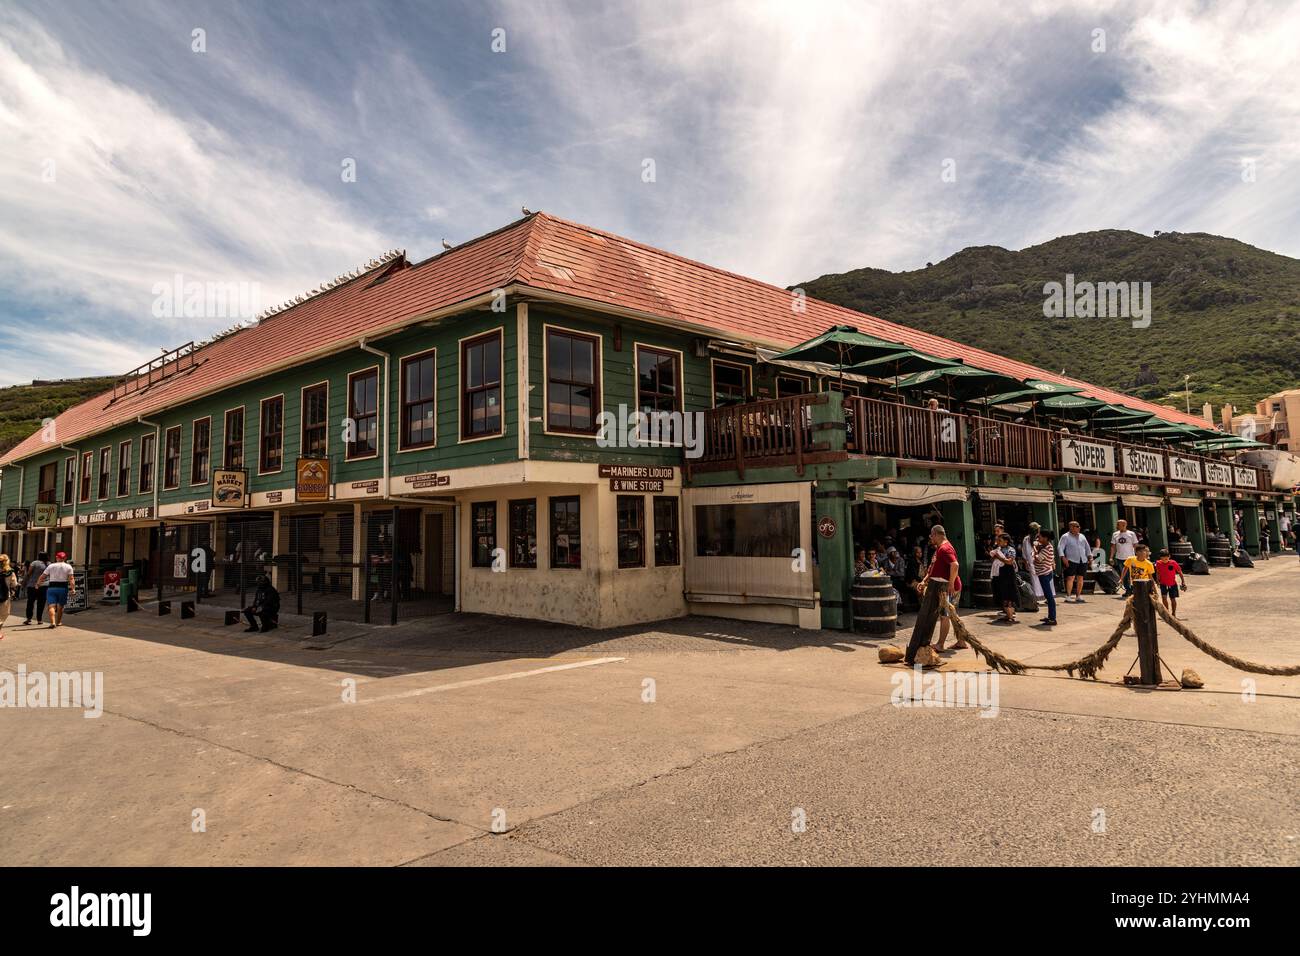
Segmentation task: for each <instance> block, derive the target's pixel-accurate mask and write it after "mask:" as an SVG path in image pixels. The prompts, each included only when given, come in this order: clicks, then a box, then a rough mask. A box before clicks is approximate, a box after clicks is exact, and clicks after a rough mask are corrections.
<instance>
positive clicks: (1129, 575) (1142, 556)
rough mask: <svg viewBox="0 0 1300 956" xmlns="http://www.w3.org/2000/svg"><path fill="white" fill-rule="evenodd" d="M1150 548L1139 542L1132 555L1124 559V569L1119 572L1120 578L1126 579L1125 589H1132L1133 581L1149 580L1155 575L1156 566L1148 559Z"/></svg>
mask: <svg viewBox="0 0 1300 956" xmlns="http://www.w3.org/2000/svg"><path fill="white" fill-rule="evenodd" d="M1150 555H1151V549H1150V548H1148V547H1147V546H1146V545H1145V544H1139V545H1138V546H1137V550H1136V551H1135V552H1134V554H1133V557H1131V558H1125V559H1124V570H1123V571H1122V572H1121V574H1120V579H1121V580H1124V581H1127V582H1128V586H1126V587H1125V589H1124V590H1125V591H1132V590H1133V587H1132V583H1133V582H1134V581H1150V580H1151V579H1152V578H1154V577H1155V574H1156V566H1155V565H1154V564H1152V563H1151V561H1150V560H1149V558H1150Z"/></svg>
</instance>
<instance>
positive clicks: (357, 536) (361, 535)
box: [352, 501, 460, 610]
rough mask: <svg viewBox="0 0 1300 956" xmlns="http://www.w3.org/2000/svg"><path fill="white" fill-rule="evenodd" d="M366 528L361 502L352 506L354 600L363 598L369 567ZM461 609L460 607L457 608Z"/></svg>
mask: <svg viewBox="0 0 1300 956" xmlns="http://www.w3.org/2000/svg"><path fill="white" fill-rule="evenodd" d="M365 545H366V529H365V528H363V527H362V526H361V502H359V501H358V502H357V503H356V504H354V505H353V506H352V600H354V601H360V600H362V588H363V587H364V586H365V580H366V574H367V573H368V572H369V570H370V569H369V568H363V567H362V566H361V562H362V555H364V554H365V550H364V549H365ZM457 610H460V608H457Z"/></svg>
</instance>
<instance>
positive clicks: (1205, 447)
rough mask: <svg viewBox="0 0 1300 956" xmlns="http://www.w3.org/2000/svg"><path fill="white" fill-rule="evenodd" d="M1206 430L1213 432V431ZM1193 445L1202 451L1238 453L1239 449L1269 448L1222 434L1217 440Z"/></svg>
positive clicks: (1252, 441)
mask: <svg viewBox="0 0 1300 956" xmlns="http://www.w3.org/2000/svg"><path fill="white" fill-rule="evenodd" d="M1205 430H1206V431H1211V430H1212V429H1205ZM1192 444H1193V445H1195V446H1196V447H1197V448H1199V449H1201V450H1202V451H1236V450H1238V449H1239V448H1268V447H1269V445H1268V444H1266V443H1265V442H1262V441H1255V440H1254V439H1253V438H1242V437H1241V436H1240V435H1227V434H1224V433H1222V432H1220V433H1219V436H1218V437H1217V438H1208V439H1205V440H1202V441H1197V442H1193V443H1192Z"/></svg>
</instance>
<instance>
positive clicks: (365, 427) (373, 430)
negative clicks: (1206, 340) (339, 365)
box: [347, 367, 379, 458]
mask: <svg viewBox="0 0 1300 956" xmlns="http://www.w3.org/2000/svg"><path fill="white" fill-rule="evenodd" d="M348 418H350V419H352V441H350V442H348V450H347V457H349V458H371V457H373V456H375V455H377V454H378V453H379V369H378V368H377V367H376V368H369V369H366V370H365V371H364V372H353V373H352V374H351V375H349V376H348Z"/></svg>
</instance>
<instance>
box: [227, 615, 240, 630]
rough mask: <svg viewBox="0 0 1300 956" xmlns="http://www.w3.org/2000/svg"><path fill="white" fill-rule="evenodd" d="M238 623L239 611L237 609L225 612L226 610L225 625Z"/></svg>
mask: <svg viewBox="0 0 1300 956" xmlns="http://www.w3.org/2000/svg"><path fill="white" fill-rule="evenodd" d="M238 623H239V612H238V611H227V612H226V627H229V626H230V625H232V624H238Z"/></svg>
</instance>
